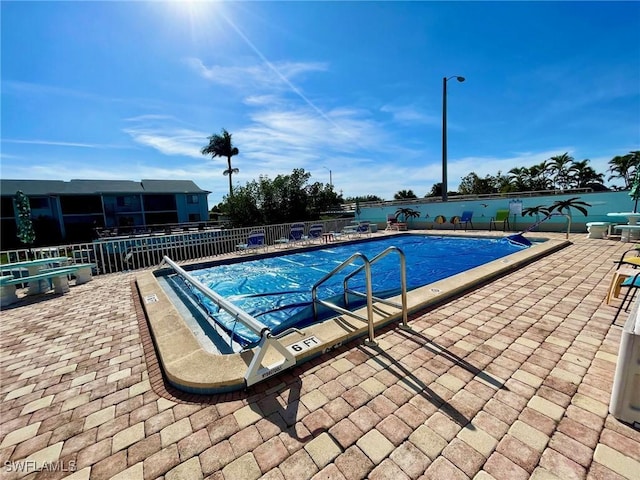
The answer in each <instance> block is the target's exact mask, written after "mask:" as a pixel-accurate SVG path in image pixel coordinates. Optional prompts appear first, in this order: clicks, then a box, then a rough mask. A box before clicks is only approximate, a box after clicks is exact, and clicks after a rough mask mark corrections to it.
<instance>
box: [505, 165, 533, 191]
mask: <svg viewBox="0 0 640 480" xmlns="http://www.w3.org/2000/svg"><path fill="white" fill-rule="evenodd" d="M507 173H508V174H509V178H510V179H511V184H512V185H513V186H514V191H516V192H526V191H528V190H529V189H530V186H529V177H530V173H529V169H528V168H527V167H513V168H512V169H511V170H509V171H508V172H507Z"/></svg>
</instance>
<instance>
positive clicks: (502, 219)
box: [489, 210, 510, 232]
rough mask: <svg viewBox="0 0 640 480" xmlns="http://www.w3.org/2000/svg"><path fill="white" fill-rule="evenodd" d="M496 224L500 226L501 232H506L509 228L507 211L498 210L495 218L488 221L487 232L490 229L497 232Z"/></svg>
mask: <svg viewBox="0 0 640 480" xmlns="http://www.w3.org/2000/svg"><path fill="white" fill-rule="evenodd" d="M498 224H502V231H503V232H506V231H507V228H510V226H509V210H498V211H497V212H496V215H495V217H491V220H489V231H491V230H492V229H495V230H498Z"/></svg>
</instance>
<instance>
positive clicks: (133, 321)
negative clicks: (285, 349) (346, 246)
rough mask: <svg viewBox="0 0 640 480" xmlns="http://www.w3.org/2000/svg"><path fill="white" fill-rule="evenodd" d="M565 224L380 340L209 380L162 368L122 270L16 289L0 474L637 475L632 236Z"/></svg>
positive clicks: (1, 409)
mask: <svg viewBox="0 0 640 480" xmlns="http://www.w3.org/2000/svg"><path fill="white" fill-rule="evenodd" d="M468 233H469V234H476V233H478V232H468ZM545 235H546V236H554V235H559V234H545ZM571 240H572V242H573V245H571V246H569V247H568V248H565V249H563V250H560V251H558V252H556V253H554V254H552V255H550V256H548V257H546V258H544V259H542V260H539V261H537V262H536V263H534V264H530V265H528V266H525V267H523V268H521V269H520V270H518V271H515V272H513V273H510V274H508V275H506V276H504V277H502V278H500V279H498V280H496V281H493V282H491V283H489V284H487V285H484V286H481V287H479V288H478V289H476V290H474V291H472V292H468V293H466V294H464V295H461V296H459V297H458V298H456V299H454V300H452V301H450V302H449V303H447V304H444V305H441V306H438V307H436V308H433V309H431V310H429V311H424V312H420V313H419V314H416V315H413V318H412V320H411V322H410V324H411V326H412V327H413V332H405V331H402V330H399V329H397V328H394V327H393V326H390V327H387V328H385V329H383V330H381V331H380V332H379V333H378V334H377V338H378V340H379V343H380V345H379V348H378V349H373V348H369V347H365V346H363V344H362V341H361V340H360V341H356V342H352V343H350V344H348V345H345V346H343V347H341V348H339V349H338V350H335V351H333V352H331V353H329V354H325V355H322V356H321V357H317V358H316V359H314V360H312V361H310V362H308V363H305V364H302V365H300V366H297V367H296V368H295V369H293V370H290V371H287V372H285V373H284V374H281V375H279V376H276V377H274V378H271V379H269V380H268V381H266V382H265V383H263V384H259V385H257V386H255V387H253V388H251V389H249V390H248V391H246V392H235V393H228V394H222V395H216V396H196V395H189V394H184V393H181V392H178V391H176V390H175V389H173V388H171V387H170V386H168V385H166V384H165V383H164V381H163V378H162V375H161V371H160V369H159V367H158V364H157V360H156V359H155V356H154V355H153V344H152V342H151V340H150V338H149V334H148V330H147V328H146V325H145V324H144V321H143V319H142V320H141V315H142V310H141V307H140V304H139V302H138V301H137V300H136V299H135V297H134V295H133V291H134V289H135V284H134V282H133V281H134V279H135V272H134V273H124V274H112V275H105V276H98V277H96V278H95V279H94V281H92V282H89V283H87V284H84V285H79V286H76V287H72V288H71V291H70V292H69V293H67V294H66V295H64V296H55V297H51V296H49V297H48V298H46V299H23V300H22V301H21V302H20V303H18V304H16V306H12V308H8V309H6V310H4V311H3V312H2V314H1V320H0V328H1V334H2V336H1V339H0V346H1V350H0V381H1V387H0V395H1V396H0V402H1V403H0V416H1V425H0V478H7V479H13V478H29V479H41V478H42V479H45V478H46V479H54V478H63V477H65V476H67V478H71V479H103V478H105V479H106V478H117V479H131V480H136V479H152V478H164V479H166V480H170V479H171V480H173V479H180V480H188V479H202V478H211V479H226V480H231V479H253V478H273V479H287V480H288V479H295V480H299V479H306V478H324V479H332V478H336V479H342V478H346V479H359V478H371V479H393V480H400V479H405V478H411V479H416V478H424V479H468V478H474V479H478V480H485V479H491V478H495V479H499V480H500V479H505V480H507V479H508V480H513V479H520V478H522V479H525V478H534V479H554V478H558V479H563V480H565V479H574V478H575V479H581V478H589V479H614V480H615V479H623V478H624V479H640V431H638V430H637V429H634V428H631V427H630V426H628V425H626V424H623V423H621V422H619V421H618V420H616V419H615V418H613V417H612V416H611V415H609V414H608V404H609V398H610V393H611V387H612V381H613V374H614V370H615V366H616V361H617V353H618V345H619V340H620V332H621V328H620V327H619V326H611V321H612V319H613V316H614V314H615V311H616V308H617V305H618V301H616V302H614V303H613V304H612V305H609V306H608V305H606V304H605V303H604V299H605V295H606V292H607V288H608V285H609V280H610V275H611V272H612V271H613V269H614V268H615V267H614V264H613V260H617V259H618V257H619V256H620V254H621V252H623V251H624V250H627V249H628V248H630V244H624V243H621V242H616V241H612V240H588V239H586V234H573V235H572V236H571ZM625 319H626V316H624V315H623V316H621V318H620V319H619V323H620V324H622V323H623V322H624V320H625ZM37 465H40V466H42V465H44V466H46V467H48V468H49V469H48V470H43V471H39V472H37V471H34V467H35V466H37ZM62 469H64V470H68V471H61V470H62ZM19 470H22V471H19Z"/></svg>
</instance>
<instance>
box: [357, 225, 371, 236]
mask: <svg viewBox="0 0 640 480" xmlns="http://www.w3.org/2000/svg"><path fill="white" fill-rule="evenodd" d="M356 235H357V236H360V235H367V236H368V237H370V236H371V226H370V225H369V222H360V223H359V224H358V226H357V227H356Z"/></svg>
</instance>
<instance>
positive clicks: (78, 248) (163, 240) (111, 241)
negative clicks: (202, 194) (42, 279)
mask: <svg viewBox="0 0 640 480" xmlns="http://www.w3.org/2000/svg"><path fill="white" fill-rule="evenodd" d="M351 220H352V219H350V218H342V219H333V220H324V221H308V222H297V223H304V224H305V231H308V229H309V226H311V225H313V224H322V225H323V228H324V231H325V232H330V231H335V232H339V231H342V229H343V228H344V227H345V226H346V225H349V224H350V223H351ZM290 226H291V224H289V223H283V224H278V225H264V226H257V227H243V228H229V229H207V230H193V231H186V232H175V233H170V234H165V233H156V234H141V235H131V236H127V237H103V238H100V239H98V240H94V241H93V242H90V243H79V244H73V245H58V246H51V247H41V248H34V249H32V250H31V252H29V250H28V249H26V248H23V249H16V250H7V251H3V252H0V261H1V262H2V263H8V262H17V261H21V260H27V259H29V258H30V257H31V256H33V258H47V257H61V256H65V257H69V258H70V259H71V261H70V263H72V264H75V263H95V264H96V271H94V273H95V274H103V273H116V272H123V271H129V270H137V269H140V268H147V267H154V266H157V265H158V264H159V263H160V262H161V261H162V258H163V257H164V256H165V255H167V256H169V257H170V258H172V259H174V260H176V261H187V260H199V259H203V258H208V257H217V256H221V255H227V254H229V253H232V252H235V251H236V245H239V244H242V243H246V240H247V237H248V236H249V233H250V232H252V231H254V230H261V231H264V232H265V241H266V244H267V245H275V241H276V240H278V239H280V238H287V237H288V236H289V230H290Z"/></svg>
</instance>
